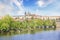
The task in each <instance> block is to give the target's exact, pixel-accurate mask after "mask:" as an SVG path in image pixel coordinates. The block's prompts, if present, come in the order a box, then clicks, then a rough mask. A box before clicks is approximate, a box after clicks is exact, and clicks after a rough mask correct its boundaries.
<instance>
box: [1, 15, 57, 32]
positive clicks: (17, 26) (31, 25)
mask: <svg viewBox="0 0 60 40" xmlns="http://www.w3.org/2000/svg"><path fill="white" fill-rule="evenodd" d="M46 26H49V27H52V26H54V27H56V23H55V20H50V19H47V20H42V19H33V18H32V19H31V20H27V19H26V20H24V21H22V22H21V21H15V20H14V19H13V18H12V17H11V16H9V15H6V16H4V17H2V19H0V32H9V31H10V30H13V31H17V30H19V31H24V30H34V29H35V30H36V29H39V28H40V29H43V27H44V28H45V29H46ZM43 30H44V29H43Z"/></svg>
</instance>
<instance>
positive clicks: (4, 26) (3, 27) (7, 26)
mask: <svg viewBox="0 0 60 40" xmlns="http://www.w3.org/2000/svg"><path fill="white" fill-rule="evenodd" d="M0 30H1V31H8V30H9V24H7V23H3V24H2V25H1V26H0Z"/></svg>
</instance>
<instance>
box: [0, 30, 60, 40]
mask: <svg viewBox="0 0 60 40" xmlns="http://www.w3.org/2000/svg"><path fill="white" fill-rule="evenodd" d="M0 40H60V31H43V32H36V33H34V34H29V33H27V34H17V35H11V36H0Z"/></svg>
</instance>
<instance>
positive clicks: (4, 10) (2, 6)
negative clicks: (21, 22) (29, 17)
mask: <svg viewBox="0 0 60 40" xmlns="http://www.w3.org/2000/svg"><path fill="white" fill-rule="evenodd" d="M3 1H5V2H6V0H3ZM7 2H9V3H8V4H6V3H0V16H3V15H6V14H10V15H12V13H13V14H17V15H20V14H21V13H23V12H24V6H23V0H20V1H18V0H9V1H7ZM13 3H14V4H15V5H16V6H17V7H18V8H19V10H16V9H15V8H14V7H15V6H14V5H13ZM13 6H14V7H13ZM14 10H16V13H15V12H14Z"/></svg>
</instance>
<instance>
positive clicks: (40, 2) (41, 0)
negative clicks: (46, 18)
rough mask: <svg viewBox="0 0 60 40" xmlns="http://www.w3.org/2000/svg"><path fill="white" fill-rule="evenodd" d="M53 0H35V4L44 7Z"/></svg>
mask: <svg viewBox="0 0 60 40" xmlns="http://www.w3.org/2000/svg"><path fill="white" fill-rule="evenodd" d="M54 1H55V0H47V1H46V0H38V1H37V3H36V4H37V5H38V6H39V7H46V6H48V5H49V4H51V3H53V2H54Z"/></svg>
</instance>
